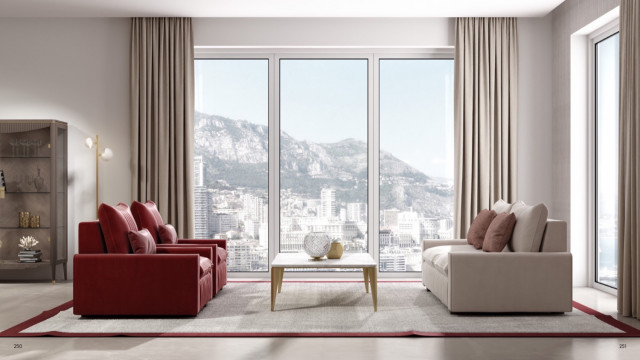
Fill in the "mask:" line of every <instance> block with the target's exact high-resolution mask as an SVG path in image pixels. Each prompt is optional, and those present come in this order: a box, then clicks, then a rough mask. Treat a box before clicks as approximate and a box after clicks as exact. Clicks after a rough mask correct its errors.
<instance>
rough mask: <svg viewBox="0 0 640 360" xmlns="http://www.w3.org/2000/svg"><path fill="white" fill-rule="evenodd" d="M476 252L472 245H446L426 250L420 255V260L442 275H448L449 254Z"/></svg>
mask: <svg viewBox="0 0 640 360" xmlns="http://www.w3.org/2000/svg"><path fill="white" fill-rule="evenodd" d="M454 251H455V252H460V251H467V252H471V251H478V250H477V249H476V248H474V247H473V245H468V244H467V245H446V246H435V247H432V248H428V249H427V250H425V251H424V252H423V253H422V259H424V261H425V262H426V263H427V264H429V265H431V266H433V267H434V268H435V269H436V270H438V271H439V272H440V273H442V274H443V275H449V252H454Z"/></svg>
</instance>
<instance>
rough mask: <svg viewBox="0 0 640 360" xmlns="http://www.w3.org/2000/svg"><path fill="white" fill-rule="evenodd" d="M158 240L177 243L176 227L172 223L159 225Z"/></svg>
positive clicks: (163, 242) (162, 242) (165, 242)
mask: <svg viewBox="0 0 640 360" xmlns="http://www.w3.org/2000/svg"><path fill="white" fill-rule="evenodd" d="M158 241H159V242H160V243H161V244H177V243H178V234H177V233H176V229H175V228H174V227H173V225H171V224H164V225H160V226H158Z"/></svg>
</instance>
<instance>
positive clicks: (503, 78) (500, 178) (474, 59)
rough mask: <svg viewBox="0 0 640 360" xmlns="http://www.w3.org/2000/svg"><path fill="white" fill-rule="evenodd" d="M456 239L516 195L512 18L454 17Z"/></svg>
mask: <svg viewBox="0 0 640 360" xmlns="http://www.w3.org/2000/svg"><path fill="white" fill-rule="evenodd" d="M455 39H456V40H455V47H456V50H455V71H454V74H455V75H454V76H455V85H454V104H455V105H454V136H455V139H454V143H455V169H454V172H455V174H454V175H455V230H456V233H455V236H456V237H457V238H464V237H465V236H466V233H467V230H468V229H469V225H470V224H471V221H472V220H473V219H474V218H475V216H476V215H477V214H478V212H480V210H482V209H485V208H490V207H491V205H492V204H493V203H494V202H495V201H497V200H499V199H504V200H505V201H508V202H512V201H514V200H516V196H517V174H518V169H517V159H518V152H517V151H518V146H517V145H518V125H517V124H518V121H517V116H518V34H517V19H515V18H458V19H456V35H455Z"/></svg>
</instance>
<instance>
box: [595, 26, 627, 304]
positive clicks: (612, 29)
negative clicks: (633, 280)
mask: <svg viewBox="0 0 640 360" xmlns="http://www.w3.org/2000/svg"><path fill="white" fill-rule="evenodd" d="M619 32H620V22H619V19H615V20H613V21H611V22H609V23H607V24H606V25H604V26H602V27H600V28H599V29H597V30H596V31H594V32H592V33H591V34H590V35H589V39H588V71H589V73H588V74H589V76H588V99H589V100H588V103H587V104H588V122H589V124H588V150H587V151H588V174H589V178H588V185H587V186H588V187H587V189H588V196H587V198H588V199H587V201H588V204H589V206H588V222H587V224H588V239H589V250H588V251H589V262H588V263H589V269H588V276H589V280H588V285H589V286H590V287H592V288H594V289H598V290H601V291H604V292H606V293H609V294H612V295H617V288H614V287H612V286H610V285H606V284H603V283H600V282H598V281H597V275H598V247H597V241H598V231H597V230H598V219H597V217H598V211H597V203H598V202H597V191H598V186H597V185H598V184H597V176H598V172H597V171H598V165H597V163H598V162H597V150H598V148H597V144H598V136H597V134H598V129H597V123H596V121H597V98H596V95H597V87H596V85H597V82H596V81H597V60H596V55H597V53H596V45H597V44H598V43H599V42H601V41H603V40H606V39H608V38H609V37H611V36H613V35H615V34H617V33H619Z"/></svg>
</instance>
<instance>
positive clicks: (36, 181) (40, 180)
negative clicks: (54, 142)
mask: <svg viewBox="0 0 640 360" xmlns="http://www.w3.org/2000/svg"><path fill="white" fill-rule="evenodd" d="M33 186H35V188H36V191H37V192H40V190H42V187H43V186H44V178H43V177H42V176H40V166H38V176H36V177H35V178H34V179H33Z"/></svg>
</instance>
